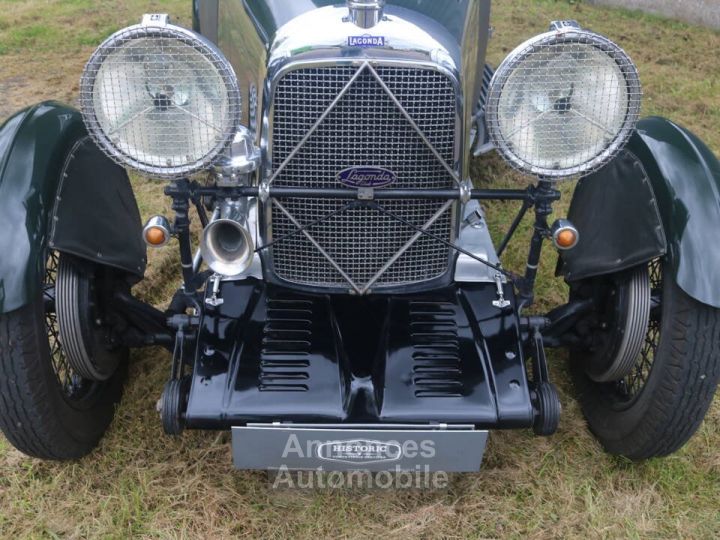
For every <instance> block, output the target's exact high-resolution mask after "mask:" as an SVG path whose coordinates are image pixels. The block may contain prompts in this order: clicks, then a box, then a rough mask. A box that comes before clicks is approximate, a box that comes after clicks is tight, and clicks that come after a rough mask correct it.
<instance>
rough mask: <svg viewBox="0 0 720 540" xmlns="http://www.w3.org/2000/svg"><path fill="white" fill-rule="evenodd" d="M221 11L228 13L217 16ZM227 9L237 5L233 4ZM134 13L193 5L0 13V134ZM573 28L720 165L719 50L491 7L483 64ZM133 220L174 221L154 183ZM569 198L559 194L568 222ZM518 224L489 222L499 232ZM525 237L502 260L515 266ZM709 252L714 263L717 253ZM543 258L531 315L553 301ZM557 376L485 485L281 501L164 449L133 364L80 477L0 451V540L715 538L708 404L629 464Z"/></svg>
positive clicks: (225, 465) (496, 178) (195, 457)
mask: <svg viewBox="0 0 720 540" xmlns="http://www.w3.org/2000/svg"><path fill="white" fill-rule="evenodd" d="M224 1H231V0H224ZM233 1H239V0H233ZM146 11H164V12H169V13H171V14H172V15H173V17H174V18H175V20H179V21H180V22H181V23H183V24H186V25H187V24H189V20H190V1H189V0H165V1H160V0H154V1H150V0H147V1H142V0H118V1H111V0H0V121H2V119H4V118H5V117H6V116H8V115H9V114H11V113H12V112H13V111H14V110H16V109H18V108H20V107H22V106H25V105H29V104H31V103H34V102H37V101H39V100H42V99H50V98H53V99H59V100H62V101H67V102H71V103H72V102H74V101H75V100H76V98H77V94H78V80H79V76H80V72H81V70H82V67H83V65H84V62H85V60H86V59H87V58H88V57H89V55H90V54H91V53H92V51H93V48H94V46H96V45H97V44H98V43H99V42H100V40H101V39H102V38H103V37H105V36H107V35H108V34H109V33H111V32H112V31H114V30H116V29H119V28H121V27H123V26H125V25H128V24H131V23H135V22H137V21H138V20H139V17H140V15H141V14H142V13H143V12H146ZM570 18H572V19H577V20H579V21H580V22H581V23H582V24H584V25H585V26H587V27H590V28H592V29H594V30H596V31H599V32H601V33H604V34H606V35H608V36H609V37H610V38H612V39H613V40H615V41H617V42H619V43H620V44H621V45H623V46H624V47H626V48H627V50H628V51H629V53H630V54H631V56H632V57H633V59H634V60H635V61H636V62H637V63H638V65H639V67H640V72H641V75H642V79H643V82H644V87H645V105H644V115H650V114H660V115H664V116H668V117H671V118H672V119H674V120H676V121H677V122H679V123H681V124H684V125H686V126H688V127H691V128H692V129H693V130H694V131H695V132H696V133H697V134H698V135H699V136H700V137H701V138H703V139H704V140H706V141H707V142H708V143H709V145H710V147H711V148H712V149H713V150H714V151H715V152H716V153H720V130H719V129H718V127H719V126H720V55H718V54H717V53H718V51H720V34H718V33H716V32H712V31H710V30H705V29H701V28H697V27H693V26H688V25H685V24H680V23H676V22H672V21H667V20H663V19H660V18H656V17H650V16H644V15H640V14H637V13H630V12H626V11H620V10H606V9H600V8H595V7H592V6H588V5H585V4H583V3H581V2H578V1H568V0H563V1H560V0H558V1H552V0H499V1H497V2H495V6H494V16H493V25H494V26H495V37H494V39H493V40H492V43H491V50H490V61H491V62H492V63H494V64H497V63H499V61H500V60H501V59H502V58H503V57H504V56H505V55H506V54H507V53H508V52H509V51H510V50H512V48H514V46H515V45H516V44H518V43H520V42H521V41H523V40H524V39H526V38H528V37H530V36H532V35H534V34H537V33H539V32H542V31H545V30H546V28H547V24H548V22H549V21H550V20H553V19H570ZM473 170H474V176H475V181H476V182H477V183H478V185H483V186H497V187H500V186H515V187H517V186H524V185H525V184H526V180H525V179H523V178H522V177H520V176H518V175H516V174H514V173H511V172H508V170H507V168H506V167H505V166H504V165H503V163H502V162H501V160H500V159H498V158H497V157H492V156H491V157H488V158H484V159H483V160H482V161H479V162H477V163H475V164H474V168H473ZM134 183H135V187H136V193H137V196H138V200H139V203H140V207H141V211H142V212H143V214H144V216H147V215H149V214H150V213H151V212H152V213H154V212H157V211H168V210H169V209H168V204H167V201H166V200H164V198H163V196H162V184H159V183H156V182H149V181H144V180H140V179H135V180H134ZM571 190H572V185H569V184H566V185H564V186H563V191H564V192H565V194H566V197H565V200H564V202H563V203H562V204H560V205H558V208H557V213H558V215H561V214H562V213H563V212H564V211H565V209H566V208H567V203H568V197H567V195H569V194H570V193H571ZM512 214H513V208H512V207H511V206H508V205H503V204H493V205H490V206H489V215H490V217H491V220H492V221H493V222H494V223H495V225H496V227H495V229H496V234H499V231H501V229H502V226H503V225H506V224H507V223H508V222H509V221H510V220H511V219H512ZM529 233H530V223H529V222H528V223H525V225H524V228H523V229H522V230H521V235H520V236H519V237H518V238H517V240H516V242H515V244H514V245H513V246H512V248H511V249H510V250H509V252H508V253H507V255H506V258H505V264H506V266H508V267H510V268H513V269H519V268H521V267H522V265H523V264H524V261H523V258H524V257H525V253H526V246H527V242H526V239H527V236H528V235H529ZM714 248H717V246H715V247H714ZM175 252H176V249H175V246H172V245H171V246H169V247H166V248H164V249H163V250H160V251H156V252H153V253H152V254H151V268H150V270H149V272H148V278H147V280H146V281H145V282H144V283H143V284H142V285H141V286H140V287H139V289H138V293H139V294H140V295H142V296H144V297H145V298H146V299H148V300H152V301H154V302H155V303H157V304H162V303H163V302H165V301H167V298H168V296H169V295H170V294H171V293H172V290H173V288H174V287H176V286H177V275H178V274H177V268H176V264H177V258H176V255H175ZM554 262H555V259H554V255H553V254H552V253H550V250H548V251H547V252H546V258H545V260H544V264H543V271H542V275H541V281H540V285H539V289H538V293H539V294H538V296H539V297H540V299H541V301H540V307H541V308H543V309H546V308H549V307H552V306H553V305H556V304H558V303H560V302H562V301H563V299H564V297H565V294H566V292H565V287H564V285H563V283H562V282H561V281H559V280H557V279H555V278H553V275H552V271H553V269H554ZM551 360H552V375H553V377H554V380H555V381H556V382H557V384H558V386H559V388H560V393H561V399H562V402H563V413H564V414H563V420H562V423H561V426H560V431H559V433H558V434H557V435H555V436H554V437H552V438H549V439H540V438H536V437H533V436H532V435H531V434H530V433H529V432H505V433H499V432H498V433H494V434H493V435H492V436H491V441H490V444H489V449H488V452H487V455H486V460H485V466H484V470H483V471H482V472H481V473H479V474H468V475H456V476H453V477H452V479H451V484H450V488H449V489H447V490H444V491H439V492H432V491H428V492H419V491H418V492H399V493H397V492H379V491H377V492H370V493H366V492H347V491H317V492H288V491H281V492H275V491H273V490H271V489H269V488H268V484H267V475H266V474H264V473H245V472H237V471H233V470H232V468H231V458H230V447H229V437H228V435H227V434H225V433H220V434H218V433H186V434H185V435H184V436H183V437H182V438H181V439H178V440H174V439H170V438H168V437H165V436H164V435H163V434H162V431H161V426H160V422H159V419H158V416H157V413H156V412H155V404H156V401H157V399H158V397H159V395H160V392H161V390H162V387H163V383H164V380H165V378H166V377H167V375H168V366H169V357H168V355H167V354H166V353H164V352H162V351H155V350H146V351H141V352H137V353H135V354H134V355H133V362H132V367H131V378H130V382H129V384H128V387H127V391H126V394H125V398H124V400H123V402H122V404H121V406H120V407H119V410H118V412H117V417H116V420H115V422H114V423H113V425H112V427H111V429H110V432H109V433H108V435H107V437H106V438H105V439H104V440H103V442H102V444H101V446H100V448H99V450H98V451H96V452H95V453H94V454H93V455H91V456H90V457H88V458H86V459H84V460H82V461H80V462H77V463H66V464H56V463H46V462H42V461H37V460H33V459H29V458H26V457H24V456H23V455H21V454H20V453H18V452H17V451H15V450H14V449H13V448H12V447H11V446H10V445H9V444H8V443H7V442H6V441H5V440H4V439H2V438H1V437H0V537H2V538H17V537H33V538H34V537H38V538H87V537H102V538H126V537H129V536H140V537H148V538H167V537H177V538H221V537H230V536H246V537H253V538H254V537H260V536H262V537H265V538H287V537H299V538H304V537H329V536H332V537H348V538H355V537H371V536H380V535H383V536H390V537H399V538H407V537H422V538H425V537H500V536H511V537H560V536H563V537H565V536H567V537H591V538H595V537H611V538H616V537H653V538H657V537H704V538H712V537H718V536H720V403H719V402H718V400H716V402H715V405H714V406H713V408H712V409H711V411H710V413H709V415H708V418H707V420H706V422H705V423H704V424H703V426H702V428H701V429H700V431H699V433H698V434H697V436H696V437H695V438H694V439H693V440H692V441H691V442H690V444H688V445H687V447H686V448H684V449H683V450H682V451H680V452H679V453H677V454H676V455H674V456H671V457H669V458H667V459H663V460H652V461H649V462H645V463H641V464H632V463H628V462H626V461H624V460H621V459H616V458H613V457H610V456H608V455H606V454H605V453H603V451H602V449H601V448H600V447H599V445H598V444H597V443H596V442H595V440H594V439H593V438H592V436H591V435H590V434H589V432H588V430H587V428H586V426H585V424H584V421H583V419H582V416H581V415H580V413H579V409H578V406H577V404H576V402H575V400H574V394H573V388H572V386H571V385H570V384H569V380H568V378H567V376H566V374H565V366H564V361H565V358H564V355H562V354H554V355H552V356H551Z"/></svg>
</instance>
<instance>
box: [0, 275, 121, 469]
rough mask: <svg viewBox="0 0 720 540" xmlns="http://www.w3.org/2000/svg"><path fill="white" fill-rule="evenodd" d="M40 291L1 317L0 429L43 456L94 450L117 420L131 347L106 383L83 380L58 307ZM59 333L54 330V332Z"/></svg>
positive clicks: (24, 448)
mask: <svg viewBox="0 0 720 540" xmlns="http://www.w3.org/2000/svg"><path fill="white" fill-rule="evenodd" d="M44 292H45V289H43V291H42V292H40V293H39V294H38V295H37V296H36V298H35V299H34V300H33V301H32V302H31V303H30V304H29V305H26V306H24V307H22V308H20V309H18V310H16V311H13V312H11V313H7V314H5V315H2V316H0V429H2V431H3V433H4V434H5V436H6V437H7V439H8V440H9V441H10V443H12V444H13V446H15V447H16V448H17V449H18V450H20V451H21V452H23V453H25V454H27V455H29V456H33V457H38V458H42V459H52V460H71V459H78V458H81V457H83V456H85V455H87V454H88V453H90V452H91V451H92V450H93V449H94V448H95V447H96V446H97V444H98V442H99V441H100V439H101V437H102V436H103V434H104V433H105V431H106V430H107V428H108V426H109V425H110V422H111V421H112V418H113V415H114V412H115V406H116V404H117V403H118V402H119V401H120V398H121V396H122V389H123V383H124V380H125V376H126V373H127V351H126V350H125V351H124V358H123V361H122V362H120V364H119V366H118V369H117V370H116V371H115V373H114V374H113V375H112V376H111V377H110V378H109V379H108V380H107V381H103V382H96V381H90V380H86V379H82V378H81V377H80V376H79V375H77V374H75V373H74V372H73V371H72V370H71V368H70V367H69V365H68V364H67V361H66V359H65V358H64V357H63V356H62V355H63V352H62V347H61V345H60V343H59V340H58V339H57V331H56V330H57V329H56V328H55V329H54V330H53V331H51V330H50V328H51V327H50V325H51V324H52V323H51V322H50V321H53V320H54V313H52V309H46V306H47V305H48V303H47V302H46V300H45V299H44V297H43V293H44ZM53 332H54V333H53Z"/></svg>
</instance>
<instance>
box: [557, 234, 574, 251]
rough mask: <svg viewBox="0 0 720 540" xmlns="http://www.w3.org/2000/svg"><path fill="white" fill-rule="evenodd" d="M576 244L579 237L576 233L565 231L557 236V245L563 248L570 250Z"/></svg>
mask: <svg viewBox="0 0 720 540" xmlns="http://www.w3.org/2000/svg"><path fill="white" fill-rule="evenodd" d="M576 243H577V235H576V234H575V231H572V230H570V229H565V230H564V231H560V232H559V233H558V235H557V244H558V246H560V247H562V248H566V249H569V248H571V247H573V246H575V244H576Z"/></svg>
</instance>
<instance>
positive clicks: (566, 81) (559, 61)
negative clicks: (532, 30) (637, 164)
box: [485, 25, 642, 179]
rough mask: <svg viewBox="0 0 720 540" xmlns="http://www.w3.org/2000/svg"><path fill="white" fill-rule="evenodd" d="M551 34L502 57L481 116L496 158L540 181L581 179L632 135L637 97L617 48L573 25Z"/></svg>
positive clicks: (635, 80) (628, 64)
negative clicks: (484, 116) (503, 159)
mask: <svg viewBox="0 0 720 540" xmlns="http://www.w3.org/2000/svg"><path fill="white" fill-rule="evenodd" d="M557 28H558V29H557V30H554V31H551V32H548V33H545V34H542V35H540V36H537V37H535V38H533V39H531V40H529V41H527V42H526V43H524V44H522V45H521V46H520V47H518V48H517V49H515V51H513V52H512V53H511V54H510V55H509V56H508V58H507V59H506V60H505V61H504V62H503V63H502V65H501V66H500V67H499V68H498V70H497V71H496V72H495V76H494V77H493V80H492V82H491V84H490V90H489V93H488V100H487V105H486V111H485V114H486V122H487V126H488V131H489V134H490V137H491V139H492V141H493V143H494V144H495V146H496V147H497V149H498V151H499V152H500V153H501V154H502V156H503V157H504V158H505V159H506V160H507V161H508V162H509V163H510V164H511V165H512V166H513V167H515V168H516V169H519V170H521V171H524V172H527V173H529V174H533V175H537V176H542V177H544V178H547V179H552V178H562V177H568V176H576V175H584V174H588V173H590V172H592V171H595V170H597V169H599V168H601V167H602V166H603V165H604V164H605V163H607V162H608V161H609V160H611V159H612V158H613V157H614V156H615V155H616V154H617V153H618V152H619V151H620V150H621V149H622V148H623V146H624V145H625V143H626V142H627V140H628V138H629V137H630V135H632V133H633V130H634V129H635V126H636V124H637V121H638V116H639V113H640V102H641V95H642V89H641V86H640V79H639V77H638V73H637V68H636V67H635V64H633V62H632V60H630V58H629V57H628V55H627V54H626V53H625V52H624V51H623V50H622V49H621V48H620V47H618V46H617V45H615V44H614V43H613V42H612V41H610V40H608V39H607V38H605V37H603V36H600V35H598V34H595V33H592V32H588V31H585V30H583V29H581V28H579V27H578V26H576V25H573V26H564V27H560V26H559V27H557Z"/></svg>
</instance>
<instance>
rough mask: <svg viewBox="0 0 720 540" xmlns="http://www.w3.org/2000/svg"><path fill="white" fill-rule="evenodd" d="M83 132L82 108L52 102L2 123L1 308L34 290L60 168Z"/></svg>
mask: <svg viewBox="0 0 720 540" xmlns="http://www.w3.org/2000/svg"><path fill="white" fill-rule="evenodd" d="M84 135H85V127H84V125H83V122H82V117H81V116H80V113H78V112H77V111H75V110H74V109H71V108H69V107H65V106H63V105H61V104H59V103H54V102H46V103H40V104H38V105H34V106H32V107H30V108H28V109H25V110H23V111H21V112H19V113H17V114H16V115H14V116H12V117H11V118H10V119H9V120H7V121H6V122H5V124H3V125H2V127H0V313H7V312H10V311H14V310H16V309H18V308H20V307H22V306H24V305H25V304H27V303H28V302H29V301H30V299H31V298H32V297H33V295H34V294H37V289H38V286H39V283H41V279H42V276H43V275H44V272H45V268H44V266H45V257H44V250H45V247H46V245H47V238H48V233H49V226H48V225H49V224H48V219H50V216H51V215H52V209H53V206H54V203H55V197H56V192H57V188H58V183H59V180H60V178H59V176H60V171H61V169H62V165H63V162H64V159H65V157H66V155H67V153H68V151H69V150H70V148H71V147H72V146H73V144H75V142H76V141H77V140H79V139H80V138H81V137H83V136H84Z"/></svg>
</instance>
